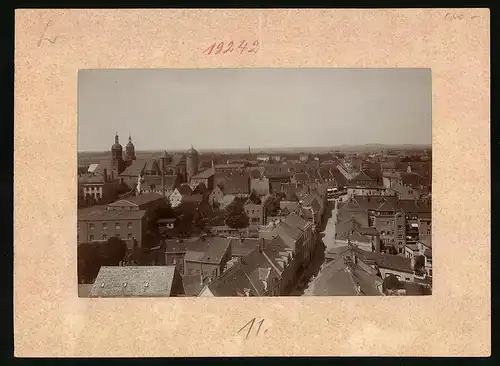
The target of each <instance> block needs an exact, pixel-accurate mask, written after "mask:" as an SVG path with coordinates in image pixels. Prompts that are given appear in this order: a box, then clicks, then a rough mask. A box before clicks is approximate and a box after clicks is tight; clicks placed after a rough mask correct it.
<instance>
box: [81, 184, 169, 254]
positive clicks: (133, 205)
mask: <svg viewBox="0 0 500 366" xmlns="http://www.w3.org/2000/svg"><path fill="white" fill-rule="evenodd" d="M163 204H165V198H164V197H163V196H161V195H159V194H156V193H148V194H144V195H138V196H131V197H128V198H126V199H121V200H118V201H116V202H113V203H110V204H108V205H106V206H102V205H101V206H93V207H89V208H84V209H80V210H78V234H77V242H78V244H81V243H89V242H93V241H104V240H107V239H109V238H111V237H117V238H120V239H122V240H124V241H125V242H126V243H127V246H128V247H129V248H133V247H136V246H137V247H141V246H142V244H143V237H144V234H145V232H146V229H147V225H148V220H149V219H150V218H152V217H153V215H154V212H155V210H156V208H158V207H160V206H161V205H163Z"/></svg>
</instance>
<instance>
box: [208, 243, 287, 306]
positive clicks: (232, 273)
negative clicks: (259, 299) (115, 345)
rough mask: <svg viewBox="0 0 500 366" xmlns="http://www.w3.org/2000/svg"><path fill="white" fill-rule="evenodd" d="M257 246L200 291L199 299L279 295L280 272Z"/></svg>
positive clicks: (262, 248) (259, 245)
mask: <svg viewBox="0 0 500 366" xmlns="http://www.w3.org/2000/svg"><path fill="white" fill-rule="evenodd" d="M258 243H259V244H258V246H257V248H255V249H254V250H253V251H251V252H250V253H249V254H247V255H246V256H244V257H241V258H240V259H239V260H238V261H236V262H235V263H234V264H232V265H231V266H230V267H229V268H228V269H227V270H226V271H225V272H224V273H223V274H222V275H221V276H220V277H219V278H216V279H215V280H213V281H211V282H210V283H208V284H207V285H206V286H205V287H204V288H203V290H201V292H200V295H199V296H201V297H214V296H216V297H228V296H241V297H250V296H279V295H280V294H281V290H282V283H281V271H280V269H279V268H278V267H277V266H276V265H275V263H274V262H273V261H272V260H271V259H270V258H269V257H268V256H267V254H266V250H265V247H264V246H263V245H261V244H260V243H265V242H264V241H258Z"/></svg>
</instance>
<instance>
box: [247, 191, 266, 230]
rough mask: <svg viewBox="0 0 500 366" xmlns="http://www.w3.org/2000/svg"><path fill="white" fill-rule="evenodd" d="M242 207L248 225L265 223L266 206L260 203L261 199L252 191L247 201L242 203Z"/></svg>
mask: <svg viewBox="0 0 500 366" xmlns="http://www.w3.org/2000/svg"><path fill="white" fill-rule="evenodd" d="M243 209H244V210H245V213H246V214H247V216H248V219H249V221H250V225H265V224H266V220H267V217H266V207H265V206H264V205H263V204H262V201H261V199H260V198H259V197H258V196H257V194H255V193H254V192H252V193H251V194H250V196H249V197H248V199H247V201H246V202H245V204H244V205H243Z"/></svg>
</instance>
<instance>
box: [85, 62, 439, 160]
mask: <svg viewBox="0 0 500 366" xmlns="http://www.w3.org/2000/svg"><path fill="white" fill-rule="evenodd" d="M431 98H432V96H431V71H430V69H320V68H318V69H305V68H296V69H283V68H279V69H278V68H276V69H146V70H141V69H127V70H125V69H122V70H80V72H79V75H78V151H104V150H109V149H110V148H111V145H113V143H114V136H115V133H118V135H119V137H120V143H121V144H122V145H123V146H124V147H125V145H126V144H127V141H128V136H129V134H130V135H131V136H132V141H133V143H134V145H135V148H136V150H167V151H169V150H186V149H188V148H190V147H191V145H192V146H194V147H195V148H197V149H201V150H206V149H223V148H227V149H234V148H236V149H240V148H241V149H247V148H248V146H252V147H255V148H266V147H267V148H280V147H329V146H332V147H335V146H341V145H364V144H389V145H391V144H392V145H400V144H431Z"/></svg>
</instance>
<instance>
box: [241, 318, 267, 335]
mask: <svg viewBox="0 0 500 366" xmlns="http://www.w3.org/2000/svg"><path fill="white" fill-rule="evenodd" d="M264 320H265V319H262V320H261V321H260V322H258V324H259V327H258V328H257V333H256V334H255V335H259V332H260V328H261V327H262V323H264ZM254 324H255V318H253V319H252V320H250V321H249V322H248V323H246V324H245V325H244V326H243V327H242V328H241V329H240V330H239V331H238V334H239V333H241V332H242V331H243V329H245V328H246V327H248V331H247V335H246V336H245V339H248V336H249V335H250V332H251V331H252V328H253V325H254ZM264 332H265V331H264Z"/></svg>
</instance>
